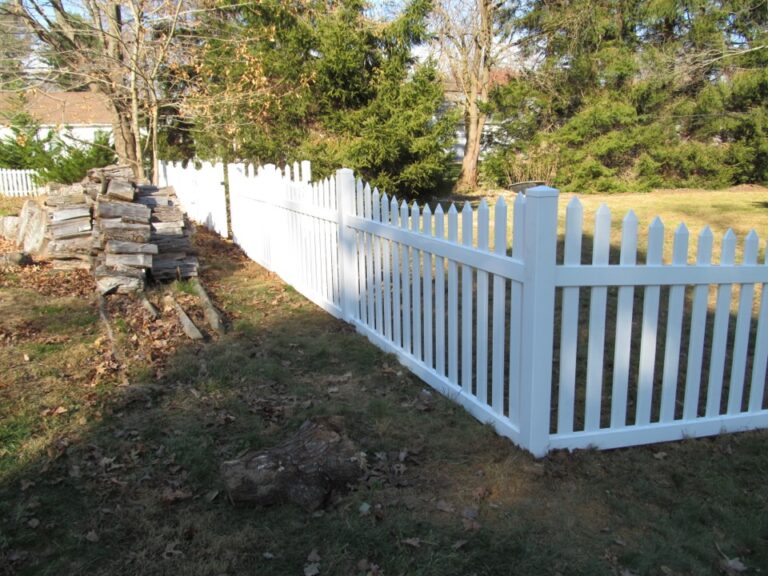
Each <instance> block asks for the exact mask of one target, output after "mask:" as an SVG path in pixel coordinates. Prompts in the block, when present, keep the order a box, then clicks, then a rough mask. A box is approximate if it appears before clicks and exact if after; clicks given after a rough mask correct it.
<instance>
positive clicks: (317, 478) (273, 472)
mask: <svg viewBox="0 0 768 576" xmlns="http://www.w3.org/2000/svg"><path fill="white" fill-rule="evenodd" d="M363 462H364V461H363V457H362V456H361V454H360V450H359V448H358V447H357V446H356V445H355V444H354V443H353V442H352V441H351V440H350V439H349V438H347V437H346V436H344V435H343V434H342V433H341V429H340V426H338V425H337V424H335V423H333V422H330V421H327V420H315V421H311V420H308V421H306V422H304V424H302V425H301V428H299V430H298V432H297V433H296V434H295V435H294V436H293V437H291V438H289V439H288V440H286V441H285V442H284V443H282V444H280V445H278V446H275V447H273V448H268V449H266V450H258V451H251V452H248V453H246V454H245V455H244V456H242V457H241V458H238V459H237V460H230V461H228V462H224V463H223V464H222V465H221V472H222V476H223V478H224V485H225V486H226V490H227V493H228V495H229V498H230V499H231V500H232V501H233V502H245V503H249V504H256V505H261V506H268V505H270V504H277V503H280V502H285V501H290V502H294V503H296V504H298V505H300V506H302V507H303V508H305V509H306V510H309V511H311V510H316V509H317V508H319V507H321V506H322V505H323V504H324V503H325V501H326V500H327V498H328V496H329V495H330V494H331V493H332V492H333V491H335V490H344V489H346V488H347V485H348V484H350V483H353V482H355V481H356V480H358V479H359V478H360V476H361V475H362V473H363Z"/></svg>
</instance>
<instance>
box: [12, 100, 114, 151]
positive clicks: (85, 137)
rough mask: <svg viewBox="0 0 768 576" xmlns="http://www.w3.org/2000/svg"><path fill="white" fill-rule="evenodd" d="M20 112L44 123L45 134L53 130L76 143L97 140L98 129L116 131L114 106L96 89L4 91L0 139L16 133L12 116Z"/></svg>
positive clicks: (41, 124) (41, 125) (43, 130)
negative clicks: (12, 126)
mask: <svg viewBox="0 0 768 576" xmlns="http://www.w3.org/2000/svg"><path fill="white" fill-rule="evenodd" d="M20 112H25V113H27V114H29V115H30V116H31V117H32V118H34V119H35V120H36V121H37V122H38V123H39V124H40V135H41V136H44V135H46V134H47V133H48V132H49V131H50V130H53V131H54V132H56V133H58V134H59V135H60V136H61V137H62V139H64V140H66V141H68V142H70V143H72V144H80V143H85V142H93V140H94V138H95V137H96V133H97V132H107V133H108V134H110V135H111V134H112V119H113V112H112V107H111V105H110V103H109V100H108V99H107V98H106V97H105V96H104V95H102V94H97V93H95V92H40V91H30V92H27V93H26V94H22V95H20V94H18V93H16V92H0V138H2V137H5V136H8V135H10V134H12V132H11V129H10V123H11V119H12V118H13V116H15V115H16V114H18V113H20Z"/></svg>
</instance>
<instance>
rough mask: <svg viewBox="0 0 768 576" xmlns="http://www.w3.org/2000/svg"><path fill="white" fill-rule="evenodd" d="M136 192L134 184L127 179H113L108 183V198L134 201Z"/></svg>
mask: <svg viewBox="0 0 768 576" xmlns="http://www.w3.org/2000/svg"><path fill="white" fill-rule="evenodd" d="M134 194H135V192H134V189H133V184H131V183H130V182H128V181H127V180H111V181H110V182H109V184H108V185H107V197H108V198H114V199H115V200H124V201H126V202H133V196H134Z"/></svg>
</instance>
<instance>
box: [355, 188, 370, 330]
mask: <svg viewBox="0 0 768 576" xmlns="http://www.w3.org/2000/svg"><path fill="white" fill-rule="evenodd" d="M363 186H364V185H363V181H362V180H360V179H359V178H358V179H357V182H356V185H355V206H356V209H357V214H356V216H357V217H358V218H365V205H364V199H363ZM355 235H356V236H357V279H358V282H359V284H360V289H359V290H358V294H359V298H358V302H357V306H358V308H359V312H358V314H359V316H358V317H359V318H360V320H361V322H363V324H368V285H367V284H366V281H367V279H368V277H367V276H366V269H365V260H366V258H365V254H366V251H365V244H366V234H365V232H360V231H356V232H355Z"/></svg>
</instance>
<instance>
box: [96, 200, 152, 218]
mask: <svg viewBox="0 0 768 576" xmlns="http://www.w3.org/2000/svg"><path fill="white" fill-rule="evenodd" d="M96 215H97V216H98V217H99V218H122V219H123V221H124V222H139V223H144V222H149V216H150V210H149V208H148V207H147V206H144V205H142V204H134V203H133V202H117V201H111V202H105V201H104V200H101V201H99V203H98V204H97V205H96Z"/></svg>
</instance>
